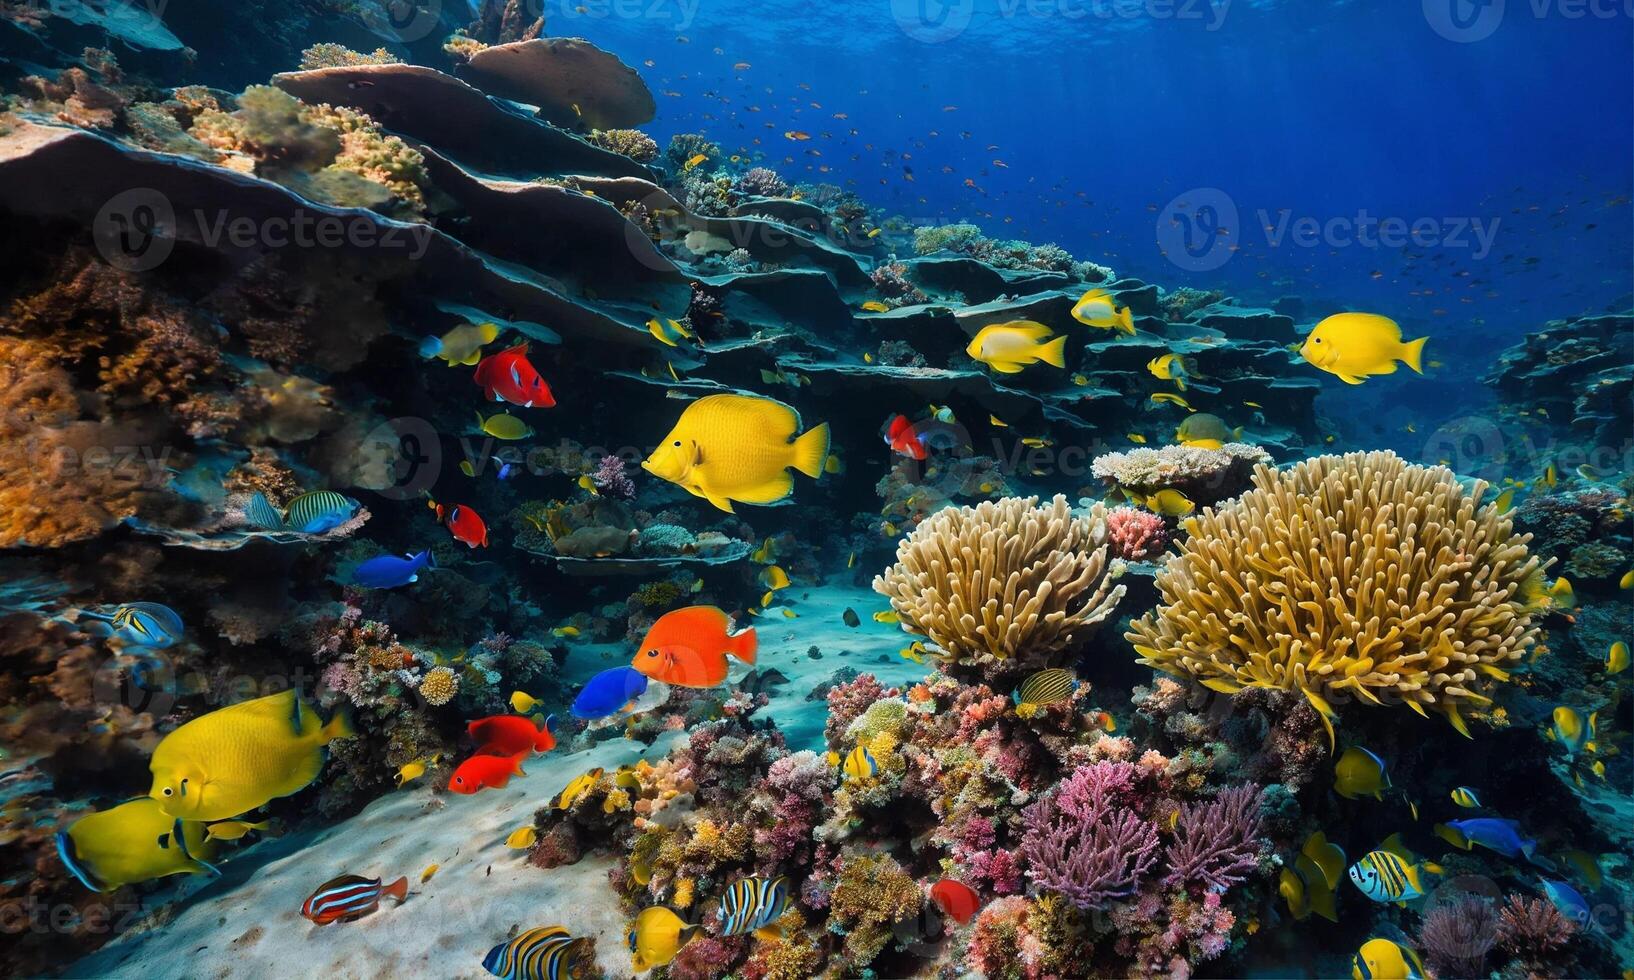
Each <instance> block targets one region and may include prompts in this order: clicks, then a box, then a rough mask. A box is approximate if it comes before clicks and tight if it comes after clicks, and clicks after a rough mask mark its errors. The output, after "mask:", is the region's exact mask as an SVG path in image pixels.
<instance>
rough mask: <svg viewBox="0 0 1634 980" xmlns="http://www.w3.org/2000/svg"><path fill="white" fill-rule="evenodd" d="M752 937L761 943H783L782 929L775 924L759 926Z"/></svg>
mask: <svg viewBox="0 0 1634 980" xmlns="http://www.w3.org/2000/svg"><path fill="white" fill-rule="evenodd" d="M754 936H755V938H756V939H759V940H761V941H762V942H768V943H780V942H782V941H783V927H782V926H780V925H777V924H775V923H774V924H772V925H769V926H761V927H760V928H759V929H756V930H755V932H754Z"/></svg>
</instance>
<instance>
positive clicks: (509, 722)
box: [465, 715, 556, 758]
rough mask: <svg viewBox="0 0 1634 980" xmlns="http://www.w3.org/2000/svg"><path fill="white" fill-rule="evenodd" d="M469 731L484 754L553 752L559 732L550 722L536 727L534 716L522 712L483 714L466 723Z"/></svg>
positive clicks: (523, 754) (523, 755)
mask: <svg viewBox="0 0 1634 980" xmlns="http://www.w3.org/2000/svg"><path fill="white" fill-rule="evenodd" d="M465 731H466V733H467V734H469V735H470V736H471V738H473V739H474V740H476V743H477V751H478V752H480V753H482V754H483V755H521V756H522V757H523V758H526V757H527V755H528V753H530V752H549V751H550V750H551V749H554V748H555V747H556V736H554V735H552V734H551V733H550V723H549V722H548V721H547V722H546V723H545V724H544V725H543V726H541V727H538V728H535V727H534V724H533V719H532V718H525V717H523V716H522V715H494V716H493V717H491V718H479V719H477V720H476V721H473V722H471V724H469V725H466V726H465Z"/></svg>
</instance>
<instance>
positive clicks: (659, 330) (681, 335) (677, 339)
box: [647, 317, 692, 347]
mask: <svg viewBox="0 0 1634 980" xmlns="http://www.w3.org/2000/svg"><path fill="white" fill-rule="evenodd" d="M647 332H648V333H650V334H652V335H653V337H654V338H655V339H657V340H658V342H659V343H662V344H668V345H669V346H671V347H679V346H680V344H681V341H682V340H691V339H692V331H690V330H688V329H687V328H686V327H685V326H684V325H683V324H682V323H681V322H680V321H678V320H671V319H669V318H668V317H665V318H663V319H659V318H658V317H653V318H652V319H650V320H648V321H647Z"/></svg>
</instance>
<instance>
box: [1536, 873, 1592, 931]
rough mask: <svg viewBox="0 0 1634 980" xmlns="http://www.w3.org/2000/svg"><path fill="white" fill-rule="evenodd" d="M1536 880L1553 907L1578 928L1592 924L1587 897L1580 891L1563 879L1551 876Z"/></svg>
mask: <svg viewBox="0 0 1634 980" xmlns="http://www.w3.org/2000/svg"><path fill="white" fill-rule="evenodd" d="M1538 882H1539V884H1541V885H1542V886H1543V894H1545V895H1547V896H1548V897H1549V901H1550V902H1552V903H1553V904H1554V907H1555V908H1557V909H1559V910H1560V914H1561V915H1563V916H1565V917H1566V918H1567V919H1569V920H1571V921H1572V922H1573V923H1574V924H1575V925H1576V926H1577V927H1578V929H1587V928H1589V927H1590V926H1591V925H1592V924H1593V919H1594V912H1593V910H1591V909H1590V908H1589V902H1588V899H1586V898H1584V897H1583V893H1582V892H1580V891H1578V890H1577V889H1575V888H1573V887H1572V886H1571V885H1568V884H1567V883H1566V882H1564V881H1556V880H1554V879H1552V878H1539V879H1538Z"/></svg>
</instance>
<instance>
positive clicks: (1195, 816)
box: [1164, 786, 1260, 892]
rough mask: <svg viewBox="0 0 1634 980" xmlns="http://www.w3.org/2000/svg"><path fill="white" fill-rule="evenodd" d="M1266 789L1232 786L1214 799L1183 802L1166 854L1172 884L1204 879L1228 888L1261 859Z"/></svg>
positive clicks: (1220, 888) (1168, 880)
mask: <svg viewBox="0 0 1634 980" xmlns="http://www.w3.org/2000/svg"><path fill="white" fill-rule="evenodd" d="M1259 810H1260V790H1259V787H1258V786H1232V787H1230V788H1229V789H1225V790H1221V791H1220V795H1219V797H1217V798H1216V799H1214V800H1211V801H1209V802H1208V803H1202V804H1192V803H1188V804H1186V805H1185V806H1183V807H1181V808H1180V817H1179V820H1177V821H1176V823H1175V828H1174V839H1173V840H1172V841H1170V842H1169V845H1168V848H1167V850H1166V851H1165V852H1164V858H1165V860H1166V861H1167V862H1168V864H1169V875H1168V877H1167V878H1165V879H1164V883H1165V884H1167V885H1169V886H1170V887H1177V886H1182V885H1202V886H1204V887H1206V888H1211V889H1214V890H1215V891H1222V892H1223V891H1225V890H1226V889H1227V888H1230V887H1231V886H1232V885H1235V884H1237V883H1239V882H1241V881H1242V880H1243V878H1244V877H1245V876H1246V875H1247V874H1248V872H1250V871H1253V870H1254V868H1255V867H1257V866H1258V865H1259V850H1260V842H1259V833H1260V813H1259Z"/></svg>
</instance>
